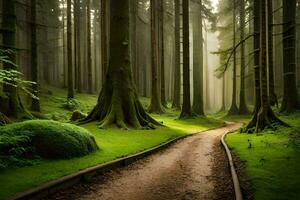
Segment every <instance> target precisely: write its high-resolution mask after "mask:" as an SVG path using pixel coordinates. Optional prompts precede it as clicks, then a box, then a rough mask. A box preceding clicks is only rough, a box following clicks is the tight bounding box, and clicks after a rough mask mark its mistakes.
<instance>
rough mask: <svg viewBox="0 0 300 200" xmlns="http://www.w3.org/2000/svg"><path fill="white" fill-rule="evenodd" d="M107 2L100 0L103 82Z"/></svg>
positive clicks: (103, 73) (105, 61) (106, 56)
mask: <svg viewBox="0 0 300 200" xmlns="http://www.w3.org/2000/svg"><path fill="white" fill-rule="evenodd" d="M107 3H108V2H107V0H101V59H102V60H101V65H102V82H103V83H104V82H105V76H106V71H107V67H108V44H107V42H108V36H107V34H108V30H107Z"/></svg>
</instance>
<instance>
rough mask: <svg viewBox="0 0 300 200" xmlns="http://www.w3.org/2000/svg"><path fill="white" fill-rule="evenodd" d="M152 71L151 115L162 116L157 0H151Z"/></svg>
mask: <svg viewBox="0 0 300 200" xmlns="http://www.w3.org/2000/svg"><path fill="white" fill-rule="evenodd" d="M150 2H151V5H150V9H151V55H152V56H151V59H152V60H151V64H152V66H151V69H152V89H151V91H152V96H151V104H150V107H149V112H150V113H157V114H161V113H164V110H163V106H162V104H161V99H160V94H159V91H160V90H159V88H158V87H159V83H158V60H157V59H158V56H157V51H158V50H157V49H158V48H157V32H158V29H157V28H158V27H157V18H156V16H157V0H151V1H150Z"/></svg>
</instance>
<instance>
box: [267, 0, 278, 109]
mask: <svg viewBox="0 0 300 200" xmlns="http://www.w3.org/2000/svg"><path fill="white" fill-rule="evenodd" d="M268 26H269V33H268V40H269V41H268V45H269V48H268V49H269V51H268V53H269V96H270V104H271V106H275V105H278V99H277V95H276V93H275V79H274V56H273V53H274V52H273V49H274V48H273V44H274V40H273V2H272V0H268Z"/></svg>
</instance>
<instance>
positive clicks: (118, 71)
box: [84, 0, 159, 129]
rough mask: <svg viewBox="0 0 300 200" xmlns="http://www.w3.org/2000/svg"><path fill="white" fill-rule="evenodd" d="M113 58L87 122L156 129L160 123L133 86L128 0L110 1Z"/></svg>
mask: <svg viewBox="0 0 300 200" xmlns="http://www.w3.org/2000/svg"><path fill="white" fill-rule="evenodd" d="M111 14H112V16H111V20H110V23H111V24H110V27H111V35H110V54H109V55H110V58H109V67H108V70H107V74H106V78H105V83H104V85H103V88H102V90H101V92H100V95H99V99H98V104H97V105H96V106H95V108H94V109H93V110H92V111H91V113H90V114H89V116H88V117H87V118H86V119H85V120H84V122H91V121H99V122H100V127H107V126H109V125H112V124H116V125H117V126H118V127H120V128H125V129H127V128H141V127H147V128H154V127H155V125H159V123H158V122H156V121H155V120H154V119H152V118H151V117H150V116H149V115H148V114H147V113H146V112H145V110H144V108H143V107H142V105H141V103H140V101H139V99H138V95H137V92H136V88H135V86H134V81H133V74H132V69H131V57H130V35H129V32H130V26H129V16H130V14H129V0H122V1H120V0H111Z"/></svg>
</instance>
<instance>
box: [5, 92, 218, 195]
mask: <svg viewBox="0 0 300 200" xmlns="http://www.w3.org/2000/svg"><path fill="white" fill-rule="evenodd" d="M65 99H66V91H65V90H61V89H57V88H54V87H48V88H47V90H43V93H42V96H41V105H42V113H43V114H45V115H46V116H47V117H49V118H53V119H55V120H58V121H61V122H68V121H69V119H70V117H71V114H72V112H71V111H67V110H66V109H64V108H63V106H62V105H63V104H64V102H65ZM76 99H77V100H78V103H79V107H78V110H81V111H82V112H85V113H86V112H88V111H90V110H91V109H92V108H93V106H94V105H95V104H96V102H97V96H96V95H87V94H78V95H76ZM141 101H142V104H143V105H144V106H145V107H146V108H147V106H148V105H149V99H147V98H141ZM152 116H153V117H154V118H156V119H157V120H158V121H161V122H163V123H164V125H165V126H166V127H162V128H158V129H156V130H129V131H126V130H120V129H117V128H114V127H112V128H109V129H99V128H98V127H97V123H96V122H95V123H90V124H86V125H83V126H82V127H84V128H86V129H88V130H89V131H90V132H92V133H93V135H94V136H95V139H96V142H97V144H98V145H99V147H100V150H99V151H97V152H95V153H92V154H90V155H88V156H85V157H81V158H74V159H70V160H44V159H41V160H37V162H34V164H33V165H32V166H26V167H20V168H17V167H16V168H9V169H5V170H1V171H0V180H1V181H0V199H7V198H9V197H11V196H13V195H15V194H16V193H19V192H23V191H25V190H28V189H30V188H33V187H36V186H39V185H41V184H44V183H46V182H48V181H51V180H55V179H58V178H60V177H63V176H65V175H69V174H72V173H75V172H78V171H79V170H82V169H85V168H88V167H92V166H95V165H98V164H102V163H105V162H109V161H111V160H115V159H117V158H121V157H125V156H128V155H131V154H135V153H137V152H141V151H143V150H146V149H149V148H152V147H154V146H157V145H159V144H162V143H164V142H166V141H169V140H172V139H174V138H178V137H181V136H184V135H188V134H192V133H196V132H200V131H205V130H208V129H211V128H216V127H220V126H222V125H223V124H224V123H223V121H221V120H216V119H212V118H204V117H202V118H201V117H200V118H195V119H188V120H178V119H177V118H178V116H179V112H177V111H174V110H171V109H168V110H167V113H166V114H164V115H152Z"/></svg>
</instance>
